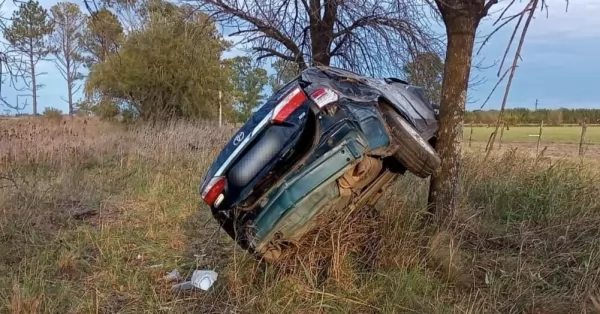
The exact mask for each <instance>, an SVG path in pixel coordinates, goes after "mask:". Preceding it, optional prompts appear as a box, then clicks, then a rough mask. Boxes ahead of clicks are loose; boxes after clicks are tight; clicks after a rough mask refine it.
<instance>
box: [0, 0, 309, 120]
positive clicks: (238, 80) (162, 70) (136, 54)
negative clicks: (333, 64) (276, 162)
mask: <svg viewBox="0 0 600 314" xmlns="http://www.w3.org/2000/svg"><path fill="white" fill-rule="evenodd" d="M84 11H85V12H84ZM2 31H3V35H4V37H5V38H6V40H7V42H8V46H9V47H10V49H9V51H10V52H9V53H10V54H11V55H12V58H11V59H10V60H9V61H7V63H9V64H8V66H9V67H10V69H13V71H12V72H11V74H12V75H13V76H15V77H17V79H18V83H20V84H21V85H22V86H21V87H20V90H28V91H29V92H30V94H29V95H28V96H29V99H31V106H32V112H33V114H34V115H37V114H39V112H38V107H39V105H38V103H39V101H40V99H39V90H40V89H42V88H44V86H42V85H41V84H39V77H40V76H42V75H46V73H41V72H40V71H39V62H40V61H42V60H45V61H47V60H51V61H52V62H53V63H54V64H55V66H56V68H57V70H58V72H59V73H60V74H61V76H62V78H63V79H64V80H65V81H66V83H67V88H66V90H65V91H64V93H65V97H64V98H63V100H64V101H65V102H67V103H68V108H69V109H68V110H69V114H74V113H76V112H82V113H85V112H88V113H94V114H96V115H99V116H101V117H103V118H107V119H111V118H114V117H116V116H118V115H122V116H123V117H125V118H130V119H133V118H141V119H144V120H168V119H172V118H186V119H210V120H214V119H215V118H216V116H217V114H218V111H219V110H218V108H219V103H221V104H222V109H223V116H224V118H225V119H227V120H230V121H245V120H246V119H247V118H248V117H249V115H250V114H251V113H252V110H253V109H254V108H255V107H257V106H259V105H260V104H261V103H262V101H263V99H264V97H265V95H264V90H265V87H266V86H270V87H271V88H272V89H273V88H275V89H277V88H279V87H280V86H282V84H284V83H285V82H286V81H288V80H290V79H291V78H293V77H294V76H295V75H297V73H298V68H297V67H295V66H294V65H293V64H291V63H290V62H285V61H276V62H274V63H273V64H272V66H273V68H274V69H275V70H276V74H275V75H272V76H269V75H268V74H267V71H266V70H265V69H264V68H262V67H260V66H258V65H257V64H256V62H255V61H254V60H253V59H252V58H250V57H234V58H229V59H226V58H224V57H223V54H224V52H226V51H227V49H228V48H229V47H230V46H231V43H230V42H227V41H226V40H224V39H223V36H222V34H221V33H220V32H219V31H218V30H217V26H216V25H215V23H214V21H213V20H212V19H211V18H210V17H209V16H208V15H207V14H206V13H203V12H202V11H198V10H196V9H195V8H194V7H192V6H190V5H176V4H173V3H170V2H167V1H162V0H149V1H111V2H108V1H107V2H103V3H101V7H100V8H99V9H94V10H89V8H81V7H80V6H79V5H77V4H76V3H71V2H59V3H57V4H56V5H54V6H52V7H51V8H50V9H49V10H47V9H46V8H44V7H42V6H41V5H40V3H39V2H37V1H33V0H31V1H28V2H23V3H21V4H20V6H19V7H18V9H17V10H16V11H14V12H13V16H12V18H11V22H10V23H8V25H6V26H5V27H3V29H2ZM80 90H82V91H83V96H84V97H83V99H80V100H79V101H78V100H76V99H75V95H76V94H77V93H78V92H79V91H80ZM41 101H42V102H43V100H41ZM4 102H5V103H6V104H7V105H8V106H9V108H11V105H12V104H10V103H8V102H6V100H5V101H4ZM18 106H19V104H16V105H14V106H12V107H13V108H16V107H18ZM46 110H47V111H48V112H52V113H53V114H55V113H56V109H55V108H52V107H47V108H46Z"/></svg>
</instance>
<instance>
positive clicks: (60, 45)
mask: <svg viewBox="0 0 600 314" xmlns="http://www.w3.org/2000/svg"><path fill="white" fill-rule="evenodd" d="M50 12H51V14H52V24H53V25H54V31H53V33H52V35H51V36H50V41H51V43H52V45H53V47H52V48H53V51H52V53H53V54H54V55H55V56H56V60H55V63H56V68H57V69H58V70H59V72H60V74H61V75H62V76H63V78H64V79H65V80H66V81H67V96H68V100H67V101H68V103H69V115H71V116H72V115H73V94H74V93H75V92H77V90H78V89H79V87H77V86H76V83H77V81H79V80H81V79H82V78H83V75H82V74H81V73H80V72H79V68H80V67H81V65H82V63H83V56H82V51H83V47H82V44H81V37H82V26H83V23H84V15H83V14H82V13H81V10H80V9H79V6H78V5H77V4H75V3H71V2H59V3H57V4H56V5H54V6H52V8H50Z"/></svg>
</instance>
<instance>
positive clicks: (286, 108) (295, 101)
mask: <svg viewBox="0 0 600 314" xmlns="http://www.w3.org/2000/svg"><path fill="white" fill-rule="evenodd" d="M306 99H307V98H306V95H304V92H303V91H302V89H301V88H300V87H297V88H295V89H293V90H292V91H291V92H290V93H289V94H287V96H285V98H284V99H282V100H281V102H280V103H279V104H278V105H277V106H276V107H275V109H273V118H272V119H271V121H272V122H273V123H283V122H284V121H285V120H286V119H287V118H288V117H289V116H290V114H292V112H294V111H296V109H298V108H299V107H300V106H301V105H302V104H303V103H304V102H305V101H306Z"/></svg>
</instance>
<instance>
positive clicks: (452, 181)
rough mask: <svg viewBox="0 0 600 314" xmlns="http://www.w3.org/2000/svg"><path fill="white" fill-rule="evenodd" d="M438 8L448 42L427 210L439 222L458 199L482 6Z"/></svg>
mask: <svg viewBox="0 0 600 314" xmlns="http://www.w3.org/2000/svg"><path fill="white" fill-rule="evenodd" d="M474 2H476V1H474ZM481 4H483V3H482V2H481ZM438 6H439V7H440V11H441V13H442V16H443V18H444V22H445V24H446V34H447V38H448V43H447V50H446V60H445V67H444V79H443V83H442V95H441V101H440V128H439V134H438V139H437V141H436V150H437V151H438V152H439V154H440V157H441V160H442V164H441V168H440V170H439V171H438V172H437V173H436V174H434V175H433V176H432V178H431V182H430V188H429V199H428V202H429V207H428V208H429V212H430V213H432V214H433V216H434V219H435V221H436V222H438V223H442V222H443V221H444V220H445V219H452V217H453V216H454V213H455V209H456V206H457V203H458V199H459V175H460V174H459V170H460V161H461V142H462V138H463V132H462V129H463V119H464V115H465V104H466V101H467V88H468V84H469V74H470V70H471V62H472V54H473V46H474V42H475V33H476V30H477V25H478V24H479V19H480V18H479V15H480V14H481V9H482V8H483V5H481V7H480V8H478V6H477V5H476V4H475V5H473V4H472V5H463V6H462V7H459V8H457V6H454V8H451V7H450V5H446V4H438ZM443 7H445V8H443Z"/></svg>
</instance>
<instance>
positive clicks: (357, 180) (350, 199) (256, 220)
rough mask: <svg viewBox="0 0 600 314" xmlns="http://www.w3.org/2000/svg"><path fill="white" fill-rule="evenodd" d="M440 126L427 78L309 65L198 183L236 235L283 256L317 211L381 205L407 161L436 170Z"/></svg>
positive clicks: (266, 253) (418, 169)
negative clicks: (421, 82)
mask: <svg viewBox="0 0 600 314" xmlns="http://www.w3.org/2000/svg"><path fill="white" fill-rule="evenodd" d="M437 130H438V120H437V107H436V106H434V105H433V104H432V103H430V102H429V101H428V100H427V99H426V98H425V96H424V94H423V92H422V89H421V88H419V87H415V86H411V85H410V84H408V83H407V82H405V81H402V80H399V79H394V78H386V79H374V78H369V77H364V76H360V75H358V74H355V73H352V72H349V71H345V70H342V69H338V68H333V67H312V68H308V69H307V70H304V71H303V72H302V73H301V74H300V75H299V76H298V77H297V78H296V79H294V80H293V81H291V82H289V83H288V84H287V85H286V86H284V87H283V88H281V89H280V90H278V91H277V92H275V93H274V94H273V95H272V96H271V97H270V98H269V99H268V100H267V101H266V103H265V104H264V105H263V106H262V107H260V108H259V109H258V111H256V113H255V114H254V115H253V116H252V117H251V118H250V119H249V120H248V121H247V122H246V123H245V124H244V126H242V127H241V128H240V129H239V130H238V132H237V133H236V134H235V135H234V136H233V138H232V139H231V140H230V141H229V143H227V145H225V147H224V148H223V150H222V151H221V152H220V154H219V155H218V157H217V158H216V160H215V161H214V163H213V164H212V166H211V167H210V168H209V170H208V172H207V174H206V176H205V177H204V180H203V182H202V184H201V187H200V192H201V194H202V198H203V200H204V201H205V202H206V203H207V204H208V206H209V207H210V209H211V211H212V214H213V216H214V218H215V219H217V221H218V222H219V223H220V224H221V227H222V228H223V229H224V230H225V231H226V232H227V233H228V234H229V235H230V236H231V237H232V238H233V239H235V241H236V242H237V243H238V245H240V246H241V247H243V248H244V249H246V250H248V251H250V252H252V253H255V254H257V255H259V256H262V257H264V258H267V259H276V258H277V257H279V256H280V255H281V252H282V249H283V248H284V247H286V246H287V245H290V244H293V243H294V241H296V240H298V239H299V238H300V237H301V236H302V235H304V234H305V233H306V232H307V231H309V230H310V228H311V227H312V226H314V223H315V217H317V216H318V215H319V214H322V213H324V212H325V211H329V210H335V209H336V208H343V207H356V208H360V207H363V206H373V205H374V204H375V203H376V202H377V200H378V199H379V197H380V196H381V194H382V193H383V191H384V190H385V189H386V187H387V186H388V185H389V184H390V183H392V182H393V181H394V179H395V178H396V177H397V176H398V175H401V174H404V173H405V171H407V170H408V171H410V172H412V173H413V174H415V175H417V176H419V177H422V178H425V177H428V176H429V175H431V174H432V173H433V172H434V171H435V170H436V169H437V168H438V167H439V164H440V159H439V156H438V154H437V153H436V151H435V150H434V149H433V147H432V145H433V142H434V141H435V139H436V133H437Z"/></svg>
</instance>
